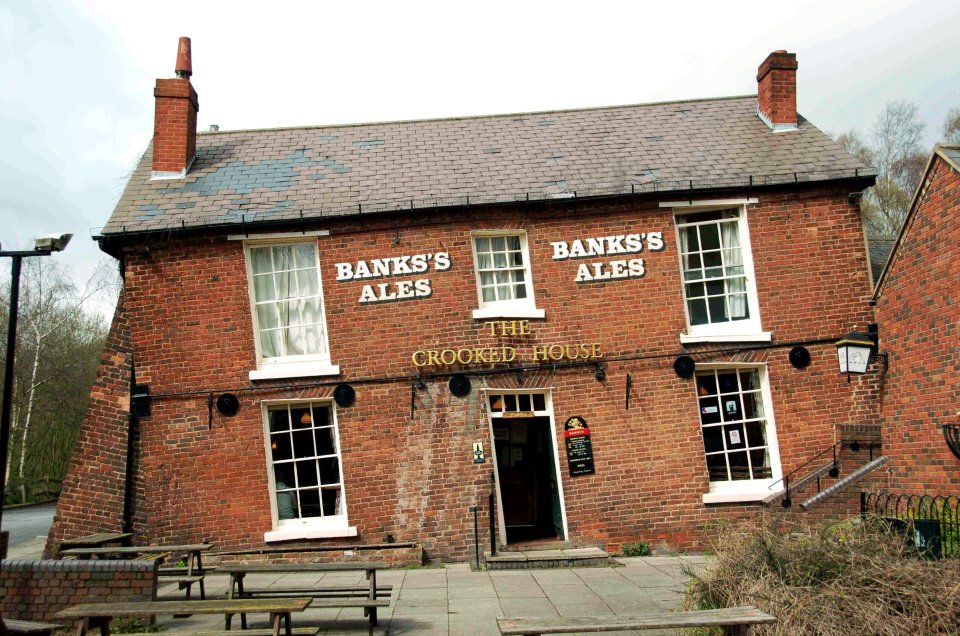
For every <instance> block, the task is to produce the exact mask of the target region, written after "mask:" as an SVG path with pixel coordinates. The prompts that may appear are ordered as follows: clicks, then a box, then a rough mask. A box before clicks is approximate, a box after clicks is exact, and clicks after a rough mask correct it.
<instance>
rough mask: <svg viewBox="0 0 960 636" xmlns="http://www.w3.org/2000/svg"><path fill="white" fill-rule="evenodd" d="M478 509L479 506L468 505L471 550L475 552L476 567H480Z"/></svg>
mask: <svg viewBox="0 0 960 636" xmlns="http://www.w3.org/2000/svg"><path fill="white" fill-rule="evenodd" d="M479 511H480V506H470V512H472V513H473V550H474V552H475V555H474V556H475V557H476V559H477V569H478V570H479V569H480V524H479V521H478V520H477V519H478V515H477V513H478V512H479Z"/></svg>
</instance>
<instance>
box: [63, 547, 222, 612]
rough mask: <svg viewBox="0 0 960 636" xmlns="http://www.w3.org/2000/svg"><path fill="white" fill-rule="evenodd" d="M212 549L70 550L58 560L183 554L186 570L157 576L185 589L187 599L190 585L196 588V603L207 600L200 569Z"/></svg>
mask: <svg viewBox="0 0 960 636" xmlns="http://www.w3.org/2000/svg"><path fill="white" fill-rule="evenodd" d="M212 549H213V544H212V543H188V544H183V545H138V546H124V547H117V546H103V547H86V548H70V549H68V550H61V551H60V554H61V556H75V557H77V558H80V559H86V558H90V557H95V556H103V555H119V556H121V557H124V556H140V557H141V558H144V557H147V558H157V557H159V558H161V559H162V558H163V557H164V556H167V555H170V554H186V555H187V567H186V568H173V569H167V570H161V571H160V572H159V574H160V576H163V577H165V578H167V580H170V581H175V582H177V583H178V584H179V586H180V589H184V588H186V597H187V599H188V600H189V598H190V589H191V587H192V586H193V584H194V583H199V584H200V600H204V599H206V598H207V594H206V590H205V589H204V587H203V579H204V575H205V572H204V569H203V560H202V554H203V553H204V552H207V551H209V550H212Z"/></svg>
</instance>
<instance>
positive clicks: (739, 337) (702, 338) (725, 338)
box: [680, 331, 772, 344]
mask: <svg viewBox="0 0 960 636" xmlns="http://www.w3.org/2000/svg"><path fill="white" fill-rule="evenodd" d="M771 339H772V336H771V335H770V332H769V331H760V332H757V333H745V334H726V333H723V334H721V333H718V334H697V335H691V334H686V333H681V334H680V344H688V343H695V342H770V340H771Z"/></svg>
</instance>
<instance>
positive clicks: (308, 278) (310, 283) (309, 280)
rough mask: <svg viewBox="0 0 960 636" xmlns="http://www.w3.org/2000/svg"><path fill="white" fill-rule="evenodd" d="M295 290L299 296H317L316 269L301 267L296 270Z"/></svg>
mask: <svg viewBox="0 0 960 636" xmlns="http://www.w3.org/2000/svg"><path fill="white" fill-rule="evenodd" d="M297 291H298V292H299V293H300V296H317V295H318V294H320V283H319V281H318V280H317V270H316V268H314V269H301V270H300V271H298V272H297Z"/></svg>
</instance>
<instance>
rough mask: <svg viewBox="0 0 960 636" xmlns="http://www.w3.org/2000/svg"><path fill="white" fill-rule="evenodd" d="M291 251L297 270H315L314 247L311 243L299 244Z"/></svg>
mask: <svg viewBox="0 0 960 636" xmlns="http://www.w3.org/2000/svg"><path fill="white" fill-rule="evenodd" d="M293 250H294V259H295V263H296V265H297V269H305V268H312V269H316V266H317V258H316V247H315V246H314V245H313V244H312V243H299V244H297V245H295V246H294V248H293Z"/></svg>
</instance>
